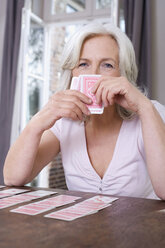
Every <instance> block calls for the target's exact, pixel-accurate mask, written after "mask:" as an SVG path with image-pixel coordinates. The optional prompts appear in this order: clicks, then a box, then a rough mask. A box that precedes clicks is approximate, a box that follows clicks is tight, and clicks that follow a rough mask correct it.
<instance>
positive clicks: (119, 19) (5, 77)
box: [0, 0, 165, 188]
mask: <svg viewBox="0 0 165 248" xmlns="http://www.w3.org/2000/svg"><path fill="white" fill-rule="evenodd" d="M164 9H165V1H164V0H158V1H156V0H88V1H87V0H77V1H76V0H1V1H0V184H3V173H2V171H3V163H4V160H5V156H6V154H7V151H8V149H9V147H10V145H11V144H12V143H13V142H14V141H15V139H16V138H17V137H18V135H19V134H20V132H21V131H22V130H23V128H24V127H25V125H26V124H27V123H28V121H29V120H30V119H31V117H32V116H33V115H34V114H35V113H36V112H37V111H39V110H40V109H41V108H42V106H43V105H44V104H45V103H46V102H47V101H48V98H49V97H50V96H51V95H52V94H53V93H55V92H56V91H57V90H58V87H59V77H60V66H59V64H60V58H61V52H62V50H63V47H64V44H65V42H66V41H67V39H68V37H69V36H70V35H71V34H72V33H73V32H74V31H75V30H76V29H78V28H79V27H80V26H82V25H84V24H86V23H88V22H91V21H93V20H97V21H98V22H101V23H109V22H112V23H114V24H115V25H117V26H119V27H120V28H121V29H122V31H123V32H126V33H127V35H128V36H129V38H130V39H131V40H132V42H133V45H134V48H135V52H136V57H137V64H138V68H139V76H138V81H137V83H138V85H139V86H140V87H142V88H145V90H146V91H147V92H148V97H150V98H151V99H156V100H158V101H159V102H161V103H162V104H165V97H164V94H165V82H164V81H165V69H164V58H165V46H164V39H165V28H164V27H163V25H164V24H163V23H164V22H165V15H164ZM31 185H33V186H39V187H58V188H66V185H65V178H64V173H63V168H62V161H61V156H60V155H59V156H58V157H57V158H55V159H54V160H53V161H52V162H51V163H50V164H49V165H48V166H47V167H46V168H44V169H43V170H42V172H41V173H40V174H39V176H37V177H36V178H35V179H34V180H33V182H32V183H31Z"/></svg>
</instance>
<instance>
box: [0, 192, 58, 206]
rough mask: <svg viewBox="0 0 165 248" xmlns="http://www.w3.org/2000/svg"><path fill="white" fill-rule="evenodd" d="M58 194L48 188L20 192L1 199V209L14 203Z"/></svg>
mask: <svg viewBox="0 0 165 248" xmlns="http://www.w3.org/2000/svg"><path fill="white" fill-rule="evenodd" d="M52 194H57V192H55V191H47V190H37V191H31V192H28V193H24V194H20V195H14V196H11V197H7V198H3V199H0V209H2V208H7V207H11V206H13V205H16V204H19V203H23V202H27V201H31V200H36V199H39V198H42V197H44V196H48V195H52Z"/></svg>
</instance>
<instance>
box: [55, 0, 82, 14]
mask: <svg viewBox="0 0 165 248" xmlns="http://www.w3.org/2000/svg"><path fill="white" fill-rule="evenodd" d="M85 2H86V0H53V14H62V13H74V12H81V11H84V10H85Z"/></svg>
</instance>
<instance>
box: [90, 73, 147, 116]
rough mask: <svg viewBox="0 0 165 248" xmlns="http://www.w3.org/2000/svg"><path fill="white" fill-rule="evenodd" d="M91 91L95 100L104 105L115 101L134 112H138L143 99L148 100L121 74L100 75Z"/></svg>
mask: <svg viewBox="0 0 165 248" xmlns="http://www.w3.org/2000/svg"><path fill="white" fill-rule="evenodd" d="M92 93H93V94H95V95H96V100H97V102H98V103H99V104H100V103H103V104H104V106H105V107H107V106H108V105H113V104H115V103H117V104H119V105H120V106H122V107H124V108H126V109H129V110H131V111H133V112H136V113H140V111H141V109H142V106H143V103H144V101H145V102H146V101H148V99H147V97H145V96H144V95H143V94H142V93H141V92H140V91H139V90H138V89H137V88H136V87H135V86H134V85H133V84H131V83H130V82H129V81H128V80H127V79H126V78H125V77H122V76H120V77H110V76H102V77H101V78H100V79H99V80H98V82H97V83H96V84H95V86H94V87H93V88H92Z"/></svg>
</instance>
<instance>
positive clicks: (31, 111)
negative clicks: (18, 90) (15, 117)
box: [26, 77, 43, 122]
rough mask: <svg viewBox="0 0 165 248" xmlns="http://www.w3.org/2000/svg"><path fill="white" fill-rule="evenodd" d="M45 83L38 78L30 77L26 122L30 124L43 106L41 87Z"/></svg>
mask: <svg viewBox="0 0 165 248" xmlns="http://www.w3.org/2000/svg"><path fill="white" fill-rule="evenodd" d="M42 84H43V81H41V80H38V79H36V78H32V77H28V90H27V91H28V92H27V116H26V121H27V122H28V121H29V120H30V119H31V118H32V116H33V115H35V114H36V113H37V112H38V111H39V109H40V104H41V93H42V90H41V86H42Z"/></svg>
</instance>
